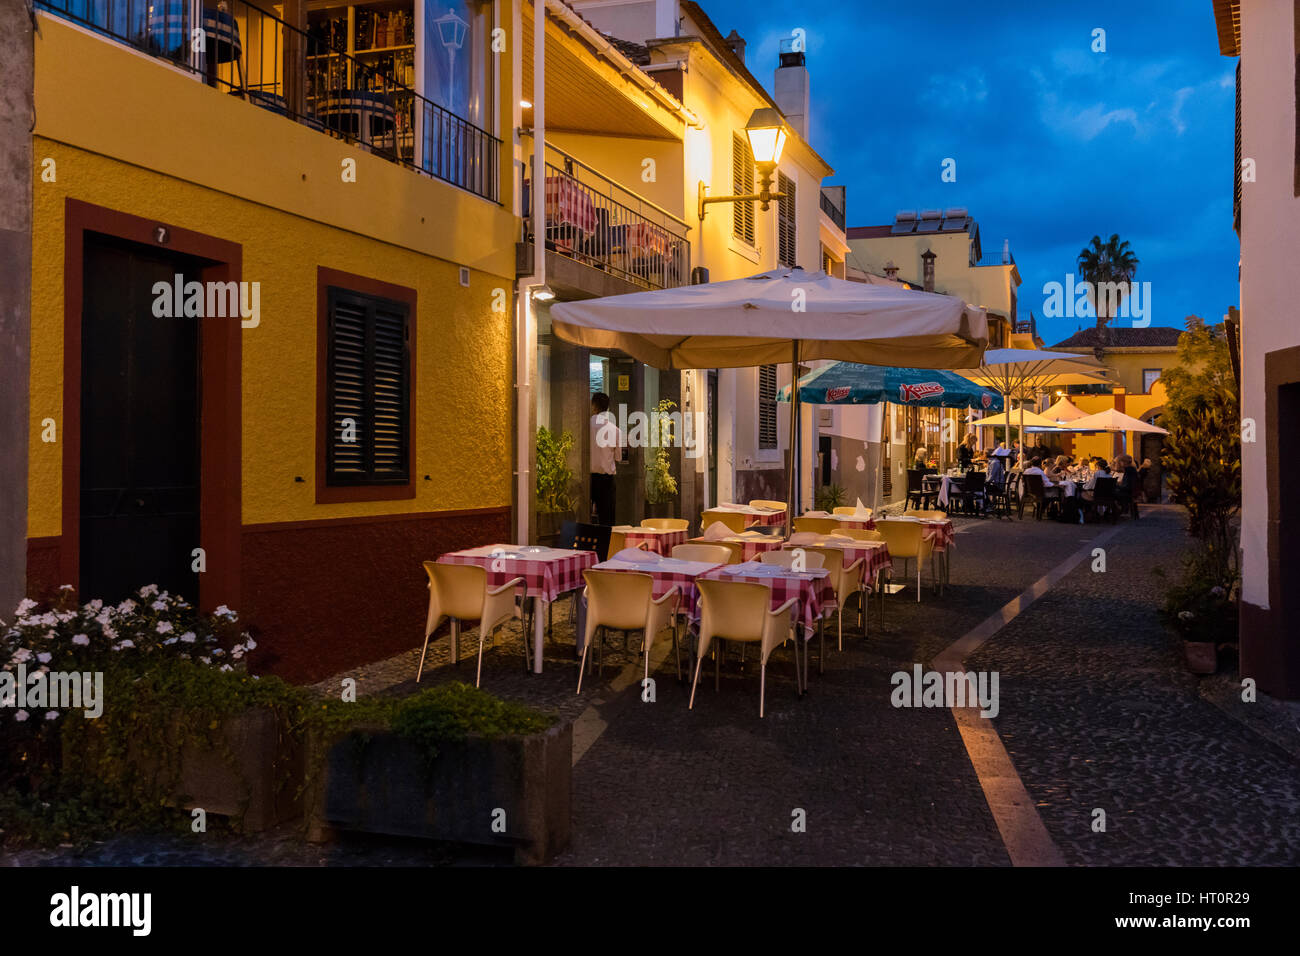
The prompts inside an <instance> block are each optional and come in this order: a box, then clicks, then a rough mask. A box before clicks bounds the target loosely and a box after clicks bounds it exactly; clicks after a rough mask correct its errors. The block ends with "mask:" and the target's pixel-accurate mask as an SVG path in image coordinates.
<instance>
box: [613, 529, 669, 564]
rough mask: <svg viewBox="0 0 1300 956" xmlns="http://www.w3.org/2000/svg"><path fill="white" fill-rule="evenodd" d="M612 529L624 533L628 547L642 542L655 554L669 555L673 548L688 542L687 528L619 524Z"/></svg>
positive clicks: (637, 545)
mask: <svg viewBox="0 0 1300 956" xmlns="http://www.w3.org/2000/svg"><path fill="white" fill-rule="evenodd" d="M611 530H613V531H617V532H619V533H620V534H622V535H624V536H625V537H624V540H625V541H626V542H627V544H626V547H629V548H637V547H640V546H641V545H642V544H644V545H645V549H646V550H647V551H653V552H654V553H655V554H662V555H663V556H664V557H668V556H670V555H671V554H672V553H673V548H675V547H677V545H679V544H685V543H686V534H687V533H686V529H684V528H683V529H682V530H680V531H678V530H673V529H668V528H638V527H636V526H635V525H630V524H619V525H615V526H614V527H613V528H612V529H611Z"/></svg>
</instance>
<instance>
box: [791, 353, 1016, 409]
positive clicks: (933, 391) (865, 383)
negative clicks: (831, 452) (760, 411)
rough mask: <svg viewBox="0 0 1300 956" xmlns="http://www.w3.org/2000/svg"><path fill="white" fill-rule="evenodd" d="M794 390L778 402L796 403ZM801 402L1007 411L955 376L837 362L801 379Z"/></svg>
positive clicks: (993, 395) (991, 395) (989, 393)
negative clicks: (791, 399)
mask: <svg viewBox="0 0 1300 956" xmlns="http://www.w3.org/2000/svg"><path fill="white" fill-rule="evenodd" d="M790 391H791V390H790V386H789V385H787V386H786V387H785V388H783V389H781V392H780V394H779V395H778V396H777V399H778V400H779V401H782V402H788V401H790ZM799 400H800V401H801V402H807V403H809V404H810V405H878V404H880V403H881V402H893V403H895V404H897V405H916V406H920V407H924V408H980V409H984V410H985V411H991V412H997V411H1001V410H1002V396H1001V395H999V394H998V393H997V392H995V391H993V390H992V389H988V388H984V387H982V386H980V385H978V384H976V383H975V382H972V381H971V380H970V379H968V378H963V377H962V376H960V375H956V374H954V373H952V372H943V371H937V370H935V369H922V368H890V367H888V366H883V365H858V364H856V363H854V362H832V363H831V364H830V365H825V366H823V367H821V368H818V369H813V371H811V372H809V373H808V374H807V375H805V376H804V377H803V378H801V379H799Z"/></svg>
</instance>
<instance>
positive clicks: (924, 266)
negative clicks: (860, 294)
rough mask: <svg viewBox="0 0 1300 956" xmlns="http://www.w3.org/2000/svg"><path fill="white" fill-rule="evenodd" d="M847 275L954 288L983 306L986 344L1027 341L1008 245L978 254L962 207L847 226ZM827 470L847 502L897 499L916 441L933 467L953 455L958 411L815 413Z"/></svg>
mask: <svg viewBox="0 0 1300 956" xmlns="http://www.w3.org/2000/svg"><path fill="white" fill-rule="evenodd" d="M846 238H847V240H848V245H849V254H848V257H847V265H848V269H849V277H850V278H857V279H859V281H872V282H902V283H904V284H906V285H907V286H909V287H911V288H914V289H920V290H922V291H929V292H940V293H943V294H945V295H953V296H957V297H958V298H960V299H962V300H963V301H965V302H968V303H970V304H971V305H977V306H980V307H981V308H983V309H985V310H987V312H988V320H989V347H990V348H1004V347H1016V348H1034V347H1041V344H1042V343H1041V342H1037V343H1036V344H1035V333H1034V331H1033V328H1032V325H1031V324H1030V323H1017V319H1016V309H1017V296H1018V292H1019V288H1020V281H1021V280H1020V272H1019V270H1018V269H1017V267H1016V262H1015V257H1014V256H1013V255H1012V254H1011V249H1010V244H1009V243H1003V246H1002V248H1001V249H999V250H997V251H996V252H994V253H992V254H987V255H986V254H985V253H984V250H983V246H982V240H981V237H980V228H979V224H978V223H977V222H976V221H975V219H974V217H973V216H971V215H970V212H969V210H968V209H966V208H965V207H961V206H954V207H951V208H949V209H946V210H939V209H923V210H920V211H919V212H918V211H917V210H903V211H901V212H899V213H898V214H897V215H896V216H895V218H894V221H893V222H892V223H887V224H885V225H876V226H853V227H850V228H849V229H848V230H847V231H846ZM822 415H823V419H824V420H823V425H822V430H823V432H825V433H827V434H828V435H830V436H832V442H833V449H834V452H835V455H834V460H833V463H834V465H835V466H836V467H834V468H832V469H831V470H830V472H829V474H830V476H831V477H832V479H833V480H834V481H835V483H836V484H838V485H840V486H841V487H843V488H844V489H845V490H846V493H847V497H848V499H849V501H850V502H852V501H853V500H854V499H855V498H862V500H863V502H864V503H866V504H868V505H874V506H881V505H888V504H893V503H898V502H901V501H902V500H903V499H904V497H905V496H906V492H907V469H908V468H909V467H910V466H911V463H912V461H913V459H914V457H915V455H916V453H917V452H918V450H919V449H921V448H922V447H924V448H925V450H926V458H927V459H928V460H933V461H935V462H937V464H938V466H939V467H941V468H944V467H948V466H949V465H951V464H954V463H955V462H956V455H957V444H958V443H959V442H960V441H961V440H962V438H963V437H964V435H965V433H966V424H965V420H964V417H963V416H964V413H963V412H961V411H960V410H957V409H938V408H912V407H905V406H901V405H897V404H894V403H886V404H884V405H882V406H879V407H874V406H873V407H871V408H861V409H834V410H825V409H824V410H823V411H822Z"/></svg>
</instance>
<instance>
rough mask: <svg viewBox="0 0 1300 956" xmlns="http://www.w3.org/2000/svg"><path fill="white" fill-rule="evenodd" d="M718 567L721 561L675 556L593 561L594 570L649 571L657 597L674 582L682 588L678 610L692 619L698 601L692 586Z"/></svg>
mask: <svg viewBox="0 0 1300 956" xmlns="http://www.w3.org/2000/svg"><path fill="white" fill-rule="evenodd" d="M720 567H722V565H720V564H709V563H708V562H706V561H678V560H676V559H674V558H665V559H664V560H662V561H645V562H641V561H617V560H614V559H610V560H609V561H602V562H601V563H600V564H597V565H595V567H594V568H593V570H596V571H629V572H633V573H641V574H648V575H650V577H652V578H654V584H653V585H652V586H651V589H650V593H651V594H652V595H653V596H654V598H655V599H656V600H657V599H659V598H661V597H663V596H664V595H665V594H667V593H668V591H669V590H670V589H671V588H672V587H674V586H676V587H677V588H678V590H679V591H680V592H681V598H680V602H679V603H678V605H677V607H678V610H680V611H681V612H682V613H684V614H685V615H686V619H687V620H694V619H695V618H696V617H697V614H696V610H695V609H696V607H697V606H698V605H699V602H700V591H699V588H697V587H696V586H695V579H696V578H698V577H700V576H701V575H703V574H707V573H709V572H710V571H715V570H717V569H718V568H720Z"/></svg>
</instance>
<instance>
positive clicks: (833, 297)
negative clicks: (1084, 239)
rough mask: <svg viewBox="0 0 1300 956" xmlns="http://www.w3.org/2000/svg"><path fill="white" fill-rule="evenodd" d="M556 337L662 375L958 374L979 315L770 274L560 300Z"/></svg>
mask: <svg viewBox="0 0 1300 956" xmlns="http://www.w3.org/2000/svg"><path fill="white" fill-rule="evenodd" d="M551 322H552V326H551V327H552V330H553V331H554V332H555V334H556V335H558V336H559V337H560V338H562V339H564V340H566V341H568V342H572V343H574V344H576V345H582V346H585V347H587V348H593V349H621V350H622V351H624V352H626V353H628V354H629V355H631V356H632V357H633V358H635V359H637V360H639V361H641V362H644V363H645V364H647V365H653V366H655V367H656V368H662V369H686V368H749V367H752V366H757V365H771V364H777V363H781V362H787V361H788V362H791V363H792V365H793V376H794V378H795V379H797V378H798V377H799V363H800V362H803V361H810V360H813V359H840V360H843V361H846V362H858V363H860V364H864V365H891V366H903V367H908V368H935V369H958V368H974V367H976V366H977V365H979V362H980V357H981V356H982V355H983V354H984V348H985V346H986V345H988V318H987V316H986V315H985V313H984V310H983V309H978V308H975V307H974V306H969V305H967V304H966V303H964V302H963V301H962V300H961V299H958V298H954V297H953V296H948V295H938V294H936V293H933V292H917V291H915V290H913V289H904V288H898V287H895V286H883V285H869V284H866V283H861V282H849V281H847V280H845V279H836V278H833V277H831V276H828V275H827V274H826V273H825V272H807V271H805V270H803V269H775V270H771V271H768V272H762V273H759V274H758V275H755V276H750V277H749V278H746V279H731V280H727V281H724V282H712V283H705V284H702V285H689V286H681V287H680V288H676V289H655V290H652V291H648V292H633V293H630V294H628V295H614V296H605V297H603V298H599V299H584V300H580V301H576V302H563V303H560V304H558V305H555V306H552V308H551ZM799 406H800V402H799V394H798V389H795V390H794V395H793V401H792V402H791V407H790V472H791V474H790V485H789V498H790V500H789V510H788V512H787V514H788V516H789V517H790V518H793V517H794V506H795V501H796V499H795V482H796V475H797V471H798V469H797V464H796V462H797V457H798V452H799V445H798V421H799Z"/></svg>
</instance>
